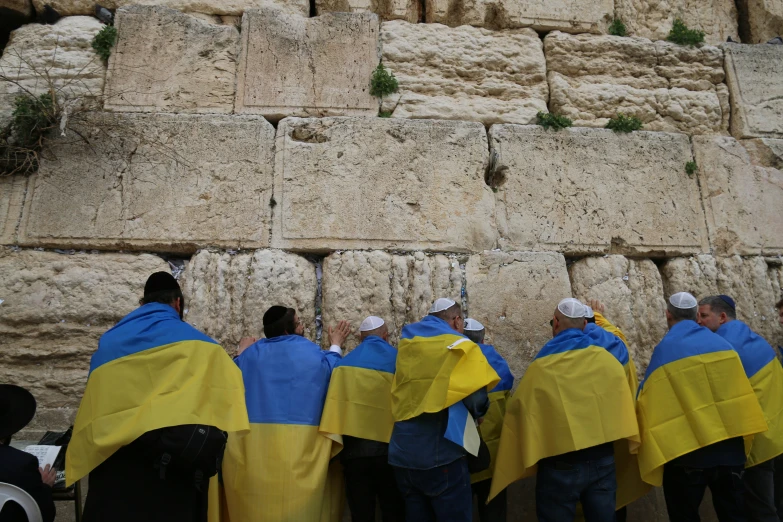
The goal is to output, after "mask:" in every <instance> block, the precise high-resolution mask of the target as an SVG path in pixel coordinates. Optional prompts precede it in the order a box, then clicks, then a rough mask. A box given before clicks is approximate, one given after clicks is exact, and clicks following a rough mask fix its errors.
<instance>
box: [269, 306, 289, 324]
mask: <svg viewBox="0 0 783 522" xmlns="http://www.w3.org/2000/svg"><path fill="white" fill-rule="evenodd" d="M287 313H288V308H286V307H285V306H273V307H271V308H270V309H269V310H267V311H266V313H265V314H264V328H266V327H267V326H269V325H271V324H275V323H276V322H277V321H279V320H280V319H282V318H283V317H285V314H287Z"/></svg>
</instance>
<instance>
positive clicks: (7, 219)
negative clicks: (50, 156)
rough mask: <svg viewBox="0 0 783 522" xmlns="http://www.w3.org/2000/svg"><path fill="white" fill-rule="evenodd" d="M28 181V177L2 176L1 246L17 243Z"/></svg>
mask: <svg viewBox="0 0 783 522" xmlns="http://www.w3.org/2000/svg"><path fill="white" fill-rule="evenodd" d="M28 181H29V178H27V177H26V176H0V245H10V244H13V243H15V242H16V230H17V227H18V226H19V220H20V219H21V217H22V206H23V205H24V196H25V193H26V192H27V183H28Z"/></svg>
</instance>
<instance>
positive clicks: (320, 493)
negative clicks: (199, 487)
mask: <svg viewBox="0 0 783 522" xmlns="http://www.w3.org/2000/svg"><path fill="white" fill-rule="evenodd" d="M339 360H340V356H339V354H337V353H334V352H325V351H322V350H321V349H320V348H319V347H318V345H316V344H315V343H312V342H311V341H308V340H307V339H305V338H304V337H301V336H298V335H284V336H281V337H275V338H272V339H261V340H260V341H258V342H256V343H255V344H253V345H252V346H250V347H249V348H247V349H246V350H245V351H244V352H242V354H241V355H239V356H238V357H237V358H236V363H237V365H238V366H239V368H240V370H242V376H243V378H244V381H245V401H246V403H247V412H248V415H249V417H250V433H249V434H248V435H247V436H244V437H234V438H231V437H230V438H229V439H228V444H227V446H226V454H225V456H224V458H223V482H224V486H225V495H226V504H227V506H228V514H229V518H230V519H231V520H232V521H233V522H245V521H247V522H251V521H252V522H265V521H274V522H286V521H290V522H327V521H337V520H339V518H335V517H336V516H337V512H338V511H339V506H340V505H341V503H342V500H341V499H342V495H343V491H342V488H341V487H340V484H338V483H335V482H333V481H332V480H331V478H335V480H337V481H339V480H340V477H339V473H335V472H334V470H332V473H331V474H330V469H329V468H330V466H329V461H330V459H331V458H332V457H334V456H335V455H336V454H337V453H338V452H339V451H340V449H341V448H342V439H341V437H340V436H325V435H324V434H322V433H320V432H319V431H318V426H319V424H320V423H321V412H322V410H323V407H324V400H325V399H326V391H327V388H328V387H329V378H330V376H331V374H332V368H333V367H334V366H335V364H337V362H338V361H339ZM340 516H341V513H340Z"/></svg>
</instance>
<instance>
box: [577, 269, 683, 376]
mask: <svg viewBox="0 0 783 522" xmlns="http://www.w3.org/2000/svg"><path fill="white" fill-rule="evenodd" d="M568 272H569V275H570V276H571V287H572V288H573V289H574V297H576V298H577V299H581V300H582V301H583V302H585V303H586V302H587V301H588V300H589V299H598V300H600V301H601V302H602V303H603V304H604V305H605V306H606V311H605V315H606V318H607V319H609V320H610V321H612V323H614V324H615V325H616V326H617V327H618V328H620V329H621V330H622V331H623V333H624V334H625V336H626V338H627V339H628V351H629V352H630V353H631V356H632V357H633V360H634V364H635V365H636V370H637V371H638V372H639V374H640V375H644V372H645V370H646V369H647V365H648V363H649V362H650V356H651V355H652V351H653V348H655V345H657V344H658V343H659V342H660V341H661V339H662V338H663V336H664V335H665V334H666V330H667V327H666V302H665V301H664V299H663V284H662V282H661V275H660V273H659V272H658V267H656V266H655V263H653V262H652V261H650V260H649V259H638V260H637V259H627V258H625V257H623V256H619V255H612V256H604V257H586V258H584V259H580V260H579V261H577V262H576V263H574V264H573V265H571V266H570V267H569V270H568Z"/></svg>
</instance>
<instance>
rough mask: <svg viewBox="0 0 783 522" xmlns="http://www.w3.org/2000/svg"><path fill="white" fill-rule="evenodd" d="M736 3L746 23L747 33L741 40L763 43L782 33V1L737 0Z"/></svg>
mask: <svg viewBox="0 0 783 522" xmlns="http://www.w3.org/2000/svg"><path fill="white" fill-rule="evenodd" d="M737 5H738V6H739V8H740V11H741V12H742V13H743V14H744V19H745V20H747V25H748V26H747V27H746V28H745V29H746V30H747V32H748V33H749V34H747V35H745V34H743V36H744V37H745V38H743V42H745V43H752V44H758V43H765V42H768V41H769V40H771V39H772V38H775V37H776V36H780V35H781V34H783V1H781V0H739V2H738V3H737Z"/></svg>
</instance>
